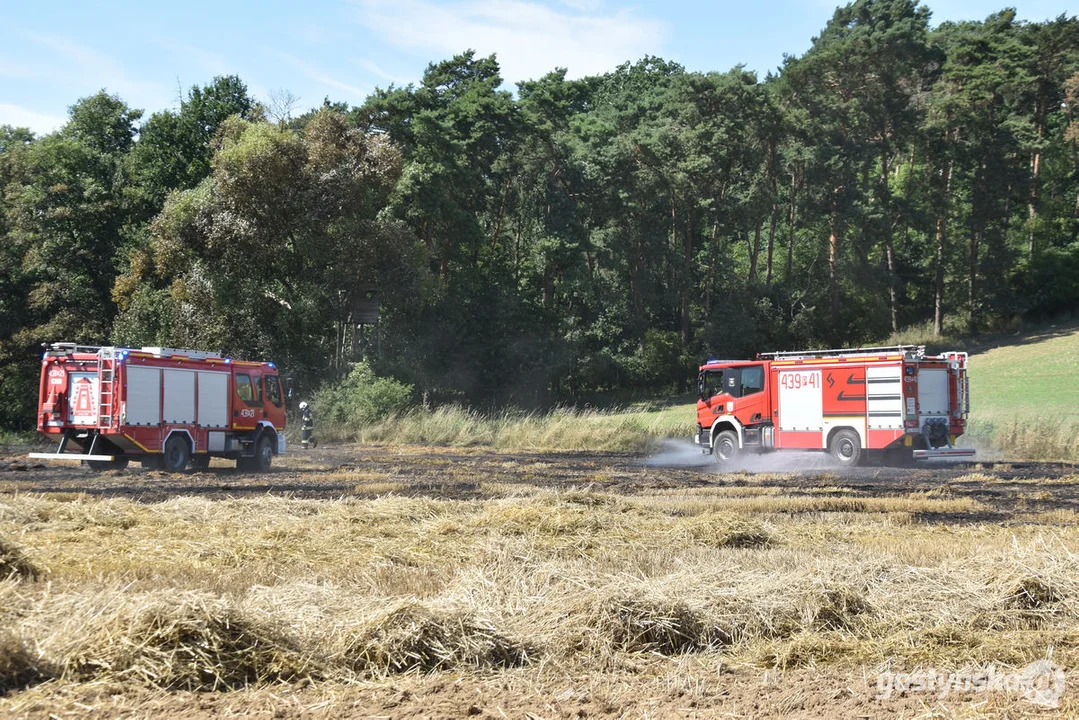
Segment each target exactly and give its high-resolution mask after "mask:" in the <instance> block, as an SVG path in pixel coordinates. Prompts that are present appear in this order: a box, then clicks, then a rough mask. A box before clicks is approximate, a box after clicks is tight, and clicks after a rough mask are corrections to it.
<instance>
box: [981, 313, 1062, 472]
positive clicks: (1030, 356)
mask: <svg viewBox="0 0 1079 720" xmlns="http://www.w3.org/2000/svg"><path fill="white" fill-rule="evenodd" d="M970 410H971V418H970V419H971V435H972V436H974V437H975V438H978V439H981V440H983V441H984V440H989V441H990V442H992V443H993V444H995V445H996V446H998V447H999V449H1000V450H1001V451H1002V452H1003V453H1004V454H1005V455H1007V456H1009V457H1016V458H1027V459H1041V460H1079V324H1075V323H1070V324H1067V325H1057V326H1050V327H1047V328H1044V329H1042V330H1039V331H1036V332H1034V333H1031V334H1028V335H1024V336H1021V337H1006V338H1001V339H999V340H998V341H997V342H994V343H992V344H990V345H989V346H988V347H985V348H983V349H981V350H979V351H977V352H973V353H971V356H970Z"/></svg>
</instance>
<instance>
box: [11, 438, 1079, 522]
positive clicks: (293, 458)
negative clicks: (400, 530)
mask: <svg viewBox="0 0 1079 720" xmlns="http://www.w3.org/2000/svg"><path fill="white" fill-rule="evenodd" d="M1077 478H1079V466H1076V465H1075V464H1072V463H1062V462H1009V461H985V462H983V461H973V462H923V463H919V464H916V465H914V466H912V467H891V466H887V465H866V466H862V467H858V468H855V469H843V468H839V467H837V466H834V465H833V463H832V462H831V461H830V459H829V457H828V456H827V455H826V454H824V453H808V452H807V453H780V454H772V455H765V456H762V457H761V458H760V459H759V460H757V461H756V462H753V461H749V464H748V465H747V466H744V467H741V468H739V469H738V470H735V471H734V472H725V471H722V470H721V469H719V468H718V467H717V466H716V465H715V464H714V463H713V462H712V461H711V459H710V458H709V457H707V456H702V455H700V453H699V452H698V451H697V450H696V449H695V448H692V447H691V446H689V444H688V443H673V442H672V443H671V444H670V449H668V450H667V451H665V452H658V453H654V454H650V455H642V454H633V453H618V452H601V453H596V452H591V453H589V452H560V453H557V452H556V453H552V452H543V453H540V452H536V453H521V452H508V451H491V450H489V449H451V448H430V447H420V446H392V445H391V446H374V447H371V446H366V447H365V446H338V447H320V448H317V449H313V450H307V451H300V450H292V451H291V453H290V454H289V455H288V456H285V457H281V458H276V459H275V465H274V467H273V468H272V469H271V470H270V471H269V472H266V473H251V472H241V471H238V470H236V468H235V467H234V464H233V463H230V462H226V461H223V460H216V459H215V460H214V461H213V462H212V464H211V467H210V469H208V470H205V471H201V472H199V471H195V470H191V471H188V472H186V473H182V474H172V473H167V472H163V471H160V470H142V469H140V468H139V467H138V465H137V464H133V465H132V466H131V467H130V468H129V469H127V470H123V471H106V472H95V471H93V470H90V469H89V468H87V467H83V466H80V465H79V464H77V463H42V462H40V461H37V460H29V459H27V458H26V452H25V451H23V449H22V448H19V449H16V450H15V451H14V452H12V451H8V452H6V453H3V454H0V493H3V494H10V493H26V492H29V493H41V494H43V495H45V496H47V494H49V493H79V494H86V495H87V496H89V497H94V498H127V499H131V500H136V501H139V502H160V501H162V500H167V499H169V498H173V497H177V496H185V495H200V496H208V497H211V498H224V497H227V498H241V497H245V496H258V495H264V494H267V493H270V494H276V495H283V496H288V497H296V498H307V499H334V498H339V497H342V496H364V497H373V496H378V495H384V494H402V495H410V496H430V497H440V498H452V499H461V500H465V499H470V498H480V497H485V496H490V495H492V494H503V493H507V492H509V493H512V492H513V491H514V489H515V488H516V489H518V490H522V491H525V490H527V489H529V488H537V487H542V488H550V489H560V490H568V489H594V490H602V491H604V492H610V493H619V494H627V495H633V494H640V493H642V492H648V491H655V490H674V491H677V490H678V489H680V488H685V489H707V488H710V487H711V488H733V487H743V488H747V489H749V488H760V489H762V490H764V491H765V492H769V493H774V492H776V491H779V492H781V493H782V494H783V495H785V496H787V497H798V496H802V495H805V496H810V495H811V496H819V495H820V491H821V489H822V488H827V489H828V491H829V495H831V496H833V497H837V498H850V499H857V498H867V499H871V498H889V497H896V496H904V495H910V494H911V493H923V494H924V493H929V494H934V495H936V496H937V497H944V496H946V497H949V498H953V499H956V498H969V499H971V500H973V501H976V502H977V503H978V504H979V506H980V507H979V509H978V512H977V514H967V513H962V514H958V515H956V516H955V517H952V518H947V517H944V518H939V519H941V520H949V519H951V520H955V521H968V522H969V521H972V520H996V521H1000V522H1008V521H1022V520H1023V518H1024V517H1027V516H1029V514H1030V513H1032V512H1042V511H1049V510H1066V511H1079V482H1077ZM926 519H932V518H926Z"/></svg>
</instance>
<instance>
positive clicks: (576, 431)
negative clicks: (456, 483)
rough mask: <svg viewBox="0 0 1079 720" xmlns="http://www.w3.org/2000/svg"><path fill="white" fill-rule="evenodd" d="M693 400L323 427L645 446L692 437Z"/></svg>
mask: <svg viewBox="0 0 1079 720" xmlns="http://www.w3.org/2000/svg"><path fill="white" fill-rule="evenodd" d="M695 422H696V421H695V418H694V414H693V408H692V406H691V405H677V406H670V407H660V408H653V407H648V406H646V407H641V408H623V409H615V410H594V409H577V408H570V407H564V408H556V409H554V410H551V411H533V412H524V411H518V410H502V411H498V412H494V413H484V412H481V411H479V410H476V409H473V408H467V407H463V406H460V405H445V406H442V407H439V408H437V409H435V410H432V411H427V410H424V409H422V408H413V409H411V410H409V411H407V412H404V413H400V414H396V415H393V416H391V417H389V418H387V419H385V420H383V421H381V422H378V423H374V424H369V425H356V426H353V427H344V428H327V427H320V428H318V430H319V432H320V433H321V434H322V435H323V436H324V437H326V438H328V439H333V440H353V441H357V442H376V443H385V442H393V443H405V444H417V445H438V446H450V447H470V446H489V447H495V448H499V449H514V450H537V451H557V450H598V451H605V450H614V451H644V450H647V449H649V448H650V447H652V446H653V444H654V443H655V442H656V441H658V440H660V439H663V438H667V437H686V438H688V437H691V436H692V433H693V429H694V425H695Z"/></svg>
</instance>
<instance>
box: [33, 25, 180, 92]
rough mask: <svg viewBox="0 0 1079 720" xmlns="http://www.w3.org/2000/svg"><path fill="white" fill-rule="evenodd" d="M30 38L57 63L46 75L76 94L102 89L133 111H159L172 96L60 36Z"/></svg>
mask: <svg viewBox="0 0 1079 720" xmlns="http://www.w3.org/2000/svg"><path fill="white" fill-rule="evenodd" d="M29 36H30V38H31V39H32V40H34V42H36V43H37V44H39V45H42V46H44V47H46V48H48V49H49V50H51V51H52V52H53V55H54V58H50V59H51V60H59V61H60V62H59V63H56V66H55V67H54V68H50V72H59V73H62V75H61V77H64V79H65V80H67V81H70V82H71V83H72V84H74V85H77V86H78V91H79V92H83V93H94V92H96V91H98V90H100V89H101V88H106V89H107V90H108V91H109V92H110V93H115V94H117V95H119V96H120V98H121V99H122V100H124V101H125V102H126V103H128V104H129V105H131V106H133V107H139V108H147V107H149V108H159V107H162V106H166V105H168V104H169V99H170V98H171V97H172V95H173V94H174V93H173V92H171V91H170V89H169V88H167V87H166V86H164V85H162V84H161V83H158V82H153V81H147V80H137V79H135V78H133V77H131V76H130V75H129V74H128V73H127V71H126V70H125V69H124V67H123V66H122V65H121V64H120V63H118V62H116V61H115V60H113V59H112V58H110V57H108V56H107V55H105V54H104V53H101V52H98V51H97V50H95V49H93V48H90V47H87V46H85V45H80V44H79V43H76V42H73V41H72V40H70V39H68V38H66V37H63V36H60V35H42V34H38V33H30V34H29Z"/></svg>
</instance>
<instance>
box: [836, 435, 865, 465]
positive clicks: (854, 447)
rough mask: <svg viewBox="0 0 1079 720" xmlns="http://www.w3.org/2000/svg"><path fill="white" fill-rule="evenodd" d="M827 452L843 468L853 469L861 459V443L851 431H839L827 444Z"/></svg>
mask: <svg viewBox="0 0 1079 720" xmlns="http://www.w3.org/2000/svg"><path fill="white" fill-rule="evenodd" d="M828 451H829V452H831V453H832V457H834V458H835V460H836V462H837V463H839V464H840V465H841V466H843V467H854V466H855V465H857V464H858V463H859V462H861V459H862V442H861V440H859V439H858V433H856V432H854V431H853V430H840V431H838V432H837V433H836V434H835V435H833V436H832V441H831V442H830V443H828Z"/></svg>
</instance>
